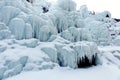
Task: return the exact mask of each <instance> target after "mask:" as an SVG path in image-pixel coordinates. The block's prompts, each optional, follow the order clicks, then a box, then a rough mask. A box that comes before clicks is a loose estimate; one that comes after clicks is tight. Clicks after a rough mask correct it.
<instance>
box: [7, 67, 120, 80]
mask: <svg viewBox="0 0 120 80" xmlns="http://www.w3.org/2000/svg"><path fill="white" fill-rule="evenodd" d="M33 79H34V80H120V70H118V69H117V68H116V67H115V66H112V65H111V66H96V67H91V68H86V69H76V70H74V69H70V68H60V67H56V68H54V69H52V70H42V71H31V72H24V73H21V74H19V75H17V76H14V77H11V78H8V79H6V80H33Z"/></svg>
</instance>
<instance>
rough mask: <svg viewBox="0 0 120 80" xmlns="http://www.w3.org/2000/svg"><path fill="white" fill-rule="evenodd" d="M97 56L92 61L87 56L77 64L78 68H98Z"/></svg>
mask: <svg viewBox="0 0 120 80" xmlns="http://www.w3.org/2000/svg"><path fill="white" fill-rule="evenodd" d="M96 57H97V56H96V55H93V56H92V60H89V58H88V57H87V56H86V55H85V56H84V57H82V58H81V59H80V60H78V62H77V66H78V68H87V67H91V66H93V65H94V66H96Z"/></svg>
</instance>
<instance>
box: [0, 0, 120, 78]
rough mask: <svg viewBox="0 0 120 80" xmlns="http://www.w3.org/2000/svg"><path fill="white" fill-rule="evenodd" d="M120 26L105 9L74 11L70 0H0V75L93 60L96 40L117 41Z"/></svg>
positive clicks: (102, 43)
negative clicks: (101, 10) (50, 2)
mask: <svg viewBox="0 0 120 80" xmlns="http://www.w3.org/2000/svg"><path fill="white" fill-rule="evenodd" d="M119 26H120V23H116V21H115V20H114V19H112V18H111V14H110V13H109V12H108V11H105V12H102V13H91V12H90V11H89V10H88V8H87V6H85V5H83V6H81V8H80V10H78V11H77V10H76V4H75V3H74V1H72V0H58V3H57V4H56V5H50V4H49V3H48V2H46V1H44V0H35V2H34V1H33V2H32V3H31V2H29V1H28V0H0V65H1V66H0V79H3V78H7V77H10V76H13V75H16V74H19V73H20V72H21V71H29V70H41V69H48V68H49V69H51V68H53V67H54V66H56V65H57V64H59V65H60V66H64V67H67V66H69V67H71V68H80V67H88V66H92V65H97V64H99V62H98V60H99V56H98V54H100V52H99V50H98V47H97V45H98V46H99V45H100V46H106V45H110V44H113V45H118V46H119V44H118V43H119V41H120V38H119V36H118V35H119V34H120V27H119ZM8 53H9V54H8ZM4 58H5V59H4ZM3 59H4V61H3Z"/></svg>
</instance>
